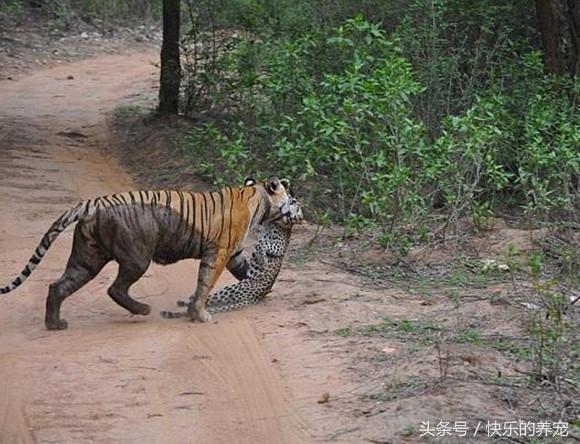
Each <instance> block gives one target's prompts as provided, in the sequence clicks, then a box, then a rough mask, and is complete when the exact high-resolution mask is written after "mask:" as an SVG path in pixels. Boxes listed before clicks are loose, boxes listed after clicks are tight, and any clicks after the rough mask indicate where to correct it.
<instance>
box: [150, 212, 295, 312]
mask: <svg viewBox="0 0 580 444" xmlns="http://www.w3.org/2000/svg"><path fill="white" fill-rule="evenodd" d="M293 207H294V210H293V211H294V212H295V214H294V216H295V217H294V218H292V219H291V220H289V219H286V220H281V221H278V222H267V223H265V224H264V225H263V226H262V228H261V232H260V235H259V237H258V240H257V241H256V245H255V248H254V252H253V253H252V257H251V260H250V261H249V263H248V271H247V273H246V276H245V277H244V279H242V280H241V281H240V282H238V283H236V284H232V285H228V286H226V287H224V288H221V289H219V290H218V291H216V292H215V293H211V294H210V295H209V297H208V300H207V309H208V311H209V312H210V313H211V314H214V313H220V312H223V311H229V310H237V309H240V308H243V307H245V306H247V305H252V304H257V303H258V302H260V301H261V300H262V299H264V297H266V295H267V294H268V293H269V292H270V291H271V290H272V287H273V286H274V282H275V281H276V278H277V277H278V274H279V273H280V269H281V268H282V261H283V259H284V255H285V254H286V250H287V249H288V245H289V243H290V237H291V235H292V227H293V224H294V223H298V222H296V221H301V220H302V218H303V216H302V208H301V206H300V205H299V204H298V203H296V204H295V205H293ZM177 305H178V306H179V307H188V306H189V301H183V300H179V301H177ZM161 316H162V317H164V318H183V317H186V316H187V313H186V312H174V311H165V310H164V311H161Z"/></svg>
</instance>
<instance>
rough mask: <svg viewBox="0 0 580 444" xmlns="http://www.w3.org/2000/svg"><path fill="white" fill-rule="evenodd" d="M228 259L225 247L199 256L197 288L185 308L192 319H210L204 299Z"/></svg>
mask: <svg viewBox="0 0 580 444" xmlns="http://www.w3.org/2000/svg"><path fill="white" fill-rule="evenodd" d="M230 254H231V253H230ZM228 259H229V254H228V251H227V250H225V249H222V250H218V251H217V252H215V253H206V255H204V256H203V257H202V258H201V263H200V264H199V274H198V279H197V288H196V290H195V294H194V295H193V297H192V298H191V299H190V301H189V306H188V308H187V312H188V314H189V317H190V319H191V320H192V321H196V320H197V321H201V322H209V321H211V315H210V314H209V313H208V311H207V310H206V301H207V298H208V296H209V292H210V291H211V289H212V288H213V286H214V285H215V283H216V281H217V279H218V278H219V277H220V275H221V274H222V272H223V271H224V268H225V266H226V262H227V261H228Z"/></svg>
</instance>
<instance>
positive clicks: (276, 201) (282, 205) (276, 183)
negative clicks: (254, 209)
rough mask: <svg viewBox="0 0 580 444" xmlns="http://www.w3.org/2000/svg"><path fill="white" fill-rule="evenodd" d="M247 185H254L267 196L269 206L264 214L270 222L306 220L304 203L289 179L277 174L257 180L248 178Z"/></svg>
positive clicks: (293, 222) (288, 222) (298, 221)
mask: <svg viewBox="0 0 580 444" xmlns="http://www.w3.org/2000/svg"><path fill="white" fill-rule="evenodd" d="M244 185H245V186H254V187H257V188H259V189H260V190H261V191H262V194H263V195H264V196H266V197H267V199H268V202H269V208H268V210H267V213H266V214H265V215H264V220H265V221H268V222H275V223H280V224H282V225H291V224H296V223H300V222H302V221H303V220H304V215H303V213H302V205H300V203H299V202H298V201H297V200H296V198H295V197H294V191H293V190H292V188H291V187H290V181H288V179H278V178H277V177H275V176H272V177H270V178H269V179H266V180H263V181H260V182H257V181H255V180H254V179H251V178H249V179H246V181H245V184H244Z"/></svg>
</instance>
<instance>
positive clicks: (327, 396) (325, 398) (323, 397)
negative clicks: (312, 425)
mask: <svg viewBox="0 0 580 444" xmlns="http://www.w3.org/2000/svg"><path fill="white" fill-rule="evenodd" d="M328 401H330V393H328V392H324V393H323V394H322V395H320V399H319V400H318V401H317V402H318V404H326V403H327V402H328Z"/></svg>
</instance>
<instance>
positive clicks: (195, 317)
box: [189, 308, 211, 322]
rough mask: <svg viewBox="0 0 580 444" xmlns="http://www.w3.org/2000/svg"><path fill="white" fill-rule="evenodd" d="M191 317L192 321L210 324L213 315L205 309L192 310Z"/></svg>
mask: <svg viewBox="0 0 580 444" xmlns="http://www.w3.org/2000/svg"><path fill="white" fill-rule="evenodd" d="M189 317H190V319H191V320H192V321H199V322H210V321H211V315H210V314H209V312H208V311H207V310H206V309H205V308H202V309H201V310H199V311H198V310H195V309H193V310H190V312H189Z"/></svg>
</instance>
